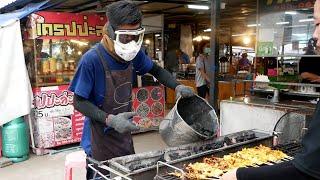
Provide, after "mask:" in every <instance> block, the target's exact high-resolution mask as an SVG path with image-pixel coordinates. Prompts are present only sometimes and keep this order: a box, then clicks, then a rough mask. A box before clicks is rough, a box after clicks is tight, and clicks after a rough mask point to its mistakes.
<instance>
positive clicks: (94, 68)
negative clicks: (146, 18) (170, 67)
mask: <svg viewBox="0 0 320 180" xmlns="http://www.w3.org/2000/svg"><path fill="white" fill-rule="evenodd" d="M106 16H107V19H108V23H107V24H106V26H105V27H106V29H105V31H106V34H104V36H103V38H102V40H101V42H100V43H98V44H97V45H96V46H94V47H93V48H92V49H90V50H89V51H87V52H86V53H85V54H84V55H83V56H82V58H81V60H80V62H79V65H78V68H77V72H76V74H75V76H74V79H73V80H72V83H71V85H70V90H71V91H73V92H74V94H75V96H74V106H75V109H77V110H78V111H79V112H81V113H82V114H84V115H85V116H86V119H85V124H84V129H83V136H82V141H81V145H82V147H83V148H84V150H85V152H86V154H87V155H88V156H91V157H92V158H93V159H95V160H97V161H105V160H108V159H111V158H114V157H119V156H125V155H129V154H133V153H134V148H133V141H132V136H131V132H132V131H137V130H139V127H137V126H136V125H135V124H134V123H133V122H132V121H131V120H132V117H133V116H135V115H136V113H135V112H131V111H132V103H131V90H132V79H133V78H132V71H133V70H134V71H137V73H138V74H145V73H150V74H152V75H153V76H154V77H155V78H157V79H158V80H159V82H161V83H162V84H164V85H165V86H167V87H169V88H172V89H175V91H176V93H177V95H178V96H182V97H190V96H193V95H194V94H193V92H192V89H191V88H189V87H186V86H184V85H180V84H179V83H178V82H177V81H176V80H175V79H174V78H173V77H172V76H171V75H170V73H169V72H167V71H166V70H164V69H163V68H161V67H159V66H158V65H157V64H155V63H153V62H152V61H151V59H150V58H149V57H148V56H147V55H146V54H145V53H144V52H142V51H141V50H140V48H141V44H142V42H143V36H144V31H145V29H144V28H143V27H142V26H141V21H142V13H141V11H140V10H139V8H138V6H137V5H135V4H134V3H132V2H130V1H117V2H115V3H112V4H110V5H109V6H107V10H106ZM87 172H88V174H87V179H89V178H91V177H90V171H87Z"/></svg>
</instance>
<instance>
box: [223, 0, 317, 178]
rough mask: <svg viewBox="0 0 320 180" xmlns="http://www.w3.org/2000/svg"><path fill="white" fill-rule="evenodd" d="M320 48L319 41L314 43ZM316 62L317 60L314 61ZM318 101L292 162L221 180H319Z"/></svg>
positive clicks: (240, 172) (239, 172) (243, 171)
mask: <svg viewBox="0 0 320 180" xmlns="http://www.w3.org/2000/svg"><path fill="white" fill-rule="evenodd" d="M314 21H315V25H316V28H315V31H314V34H313V37H314V38H315V40H318V39H319V38H320V26H319V25H320V0H316V3H315V6H314ZM316 45H317V47H320V41H319V40H318V41H317V43H316ZM315 60H317V59H315ZM319 128H320V101H319V102H318V104H317V108H316V110H315V112H314V114H313V118H312V120H311V122H310V125H309V127H308V132H307V134H306V135H305V137H304V138H303V140H302V145H303V150H302V152H301V153H299V154H297V155H296V156H295V157H294V160H292V161H289V162H284V163H280V164H277V165H273V166H262V167H259V168H239V169H235V170H233V171H231V172H228V173H226V174H225V175H223V176H222V178H221V179H222V180H269V179H272V180H283V179H294V180H315V179H320V143H319V139H320V131H319Z"/></svg>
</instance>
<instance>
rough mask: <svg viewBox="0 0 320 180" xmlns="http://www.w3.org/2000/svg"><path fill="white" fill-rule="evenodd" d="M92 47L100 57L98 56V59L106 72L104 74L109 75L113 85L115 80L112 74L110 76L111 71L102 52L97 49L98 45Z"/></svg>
mask: <svg viewBox="0 0 320 180" xmlns="http://www.w3.org/2000/svg"><path fill="white" fill-rule="evenodd" d="M94 49H95V50H96V52H97V54H98V56H99V57H100V58H99V59H100V62H101V63H102V65H103V68H104V69H105V72H106V73H107V74H106V76H107V77H110V78H111V80H112V84H113V85H115V80H114V78H113V76H112V74H111V71H110V68H109V65H108V62H107V61H106V60H105V59H104V58H103V56H102V53H101V51H100V50H99V47H98V46H96V47H95V48H94Z"/></svg>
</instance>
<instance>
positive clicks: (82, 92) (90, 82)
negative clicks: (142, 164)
mask: <svg viewBox="0 0 320 180" xmlns="http://www.w3.org/2000/svg"><path fill="white" fill-rule="evenodd" d="M87 58H89V56H88V55H84V56H83V57H82V59H81V60H80V62H79V65H78V68H77V71H76V73H75V75H74V77H73V80H72V82H71V84H70V87H69V90H70V91H72V92H74V93H75V94H77V95H78V96H81V97H83V98H86V99H89V96H90V94H91V91H92V89H93V86H94V72H93V66H92V65H91V64H90V63H89V61H88V59H87Z"/></svg>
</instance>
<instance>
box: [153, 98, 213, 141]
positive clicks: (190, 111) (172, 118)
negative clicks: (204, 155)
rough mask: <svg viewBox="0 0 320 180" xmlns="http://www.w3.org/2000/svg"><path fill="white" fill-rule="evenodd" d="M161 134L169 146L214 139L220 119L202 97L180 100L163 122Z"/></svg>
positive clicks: (160, 127) (160, 129) (160, 128)
mask: <svg viewBox="0 0 320 180" xmlns="http://www.w3.org/2000/svg"><path fill="white" fill-rule="evenodd" d="M159 132H160V134H161V137H162V139H163V140H164V142H165V143H166V144H167V145H168V146H179V145H183V144H189V143H193V142H197V141H200V140H206V139H210V138H214V137H215V136H216V135H217V132H218V117H217V115H216V113H215V111H214V109H213V108H212V107H211V106H210V104H209V103H208V102H207V101H206V100H204V99H203V98H201V97H200V96H197V95H195V96H193V97H190V98H179V99H178V100H177V102H176V104H175V106H174V107H173V108H172V109H171V111H170V112H169V113H168V115H167V116H166V117H165V119H164V120H163V121H162V122H161V124H160V126H159Z"/></svg>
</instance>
